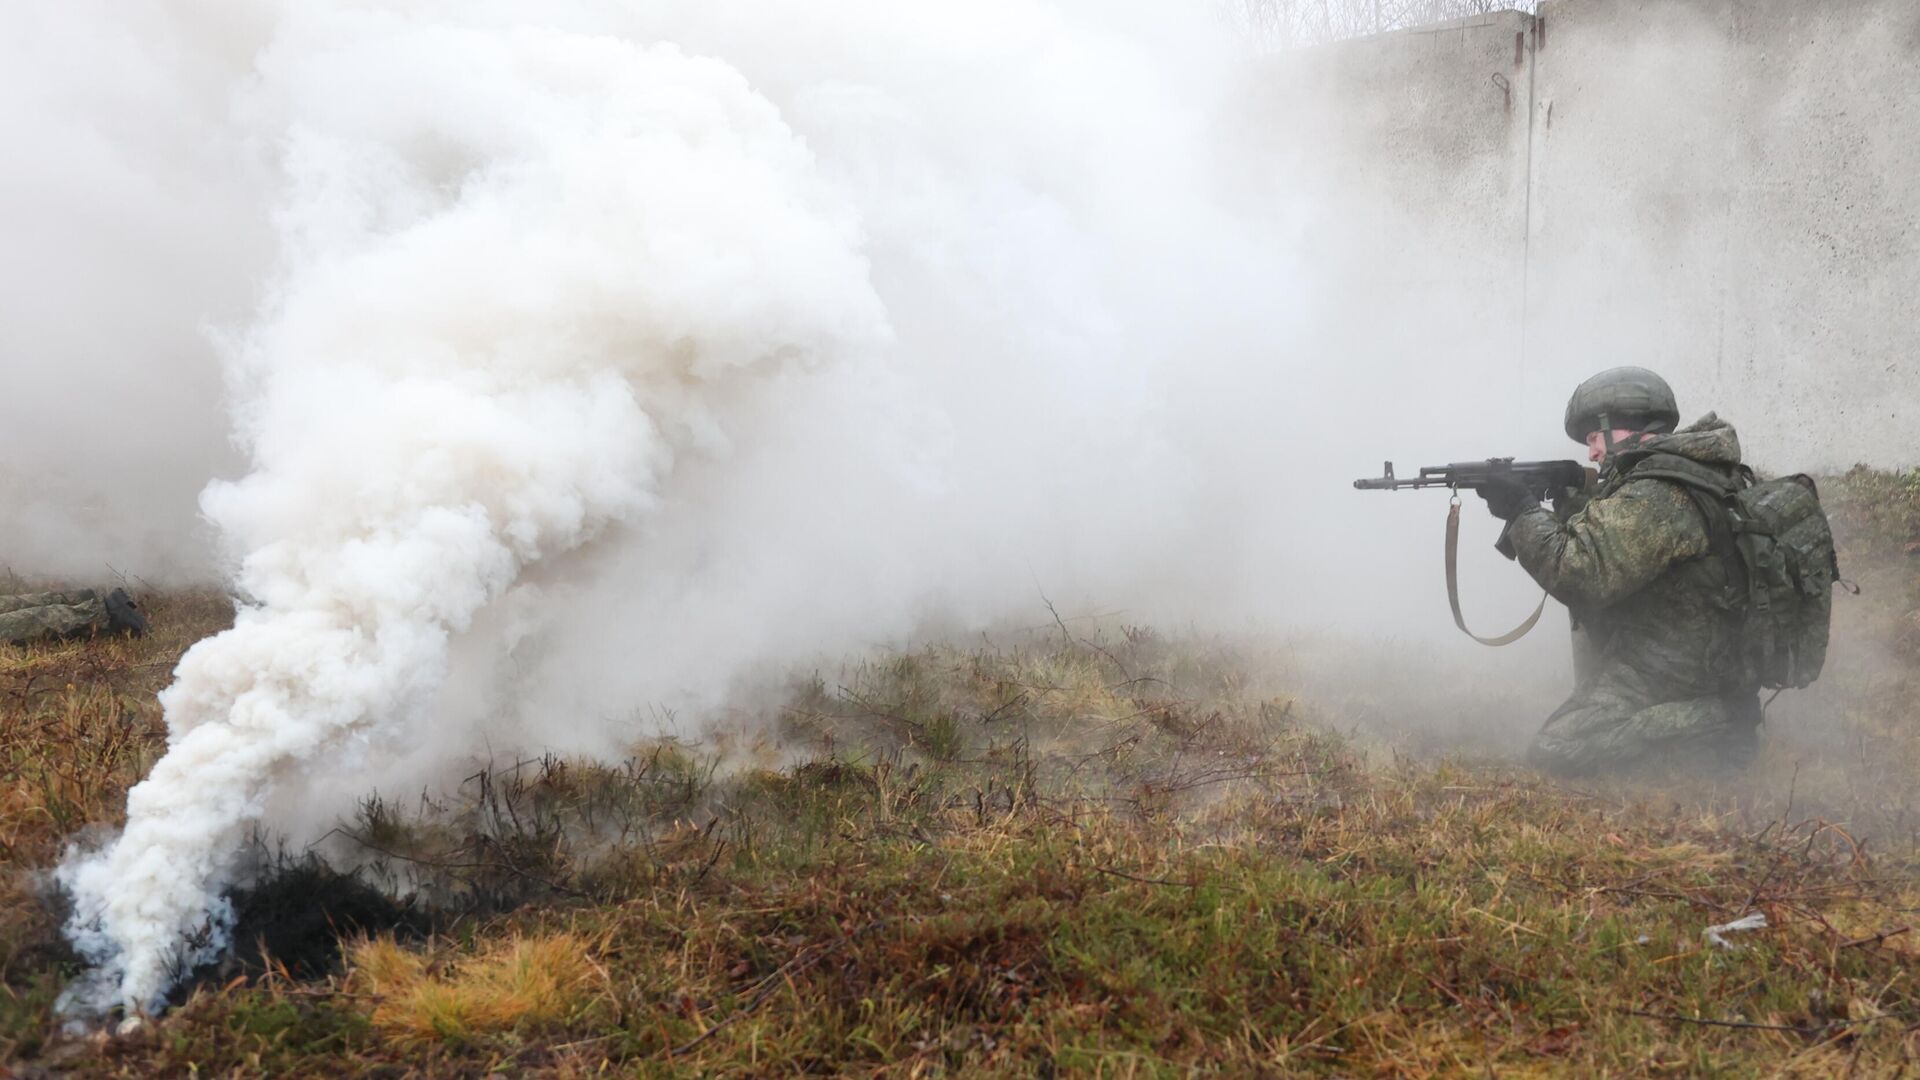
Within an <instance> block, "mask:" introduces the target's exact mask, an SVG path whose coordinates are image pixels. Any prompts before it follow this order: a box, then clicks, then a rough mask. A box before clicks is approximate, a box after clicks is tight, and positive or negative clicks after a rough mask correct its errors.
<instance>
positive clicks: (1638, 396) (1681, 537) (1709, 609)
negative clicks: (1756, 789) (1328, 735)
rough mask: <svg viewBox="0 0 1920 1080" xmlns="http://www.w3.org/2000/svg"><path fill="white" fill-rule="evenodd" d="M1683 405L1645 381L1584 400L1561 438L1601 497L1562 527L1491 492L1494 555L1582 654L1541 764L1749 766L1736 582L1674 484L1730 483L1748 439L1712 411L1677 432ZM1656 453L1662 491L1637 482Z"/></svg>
mask: <svg viewBox="0 0 1920 1080" xmlns="http://www.w3.org/2000/svg"><path fill="white" fill-rule="evenodd" d="M1679 420H1680V412H1679V408H1678V406H1677V405H1676V404H1675V402H1674V397H1673V391H1672V390H1671V389H1670V388H1669V387H1668V386H1667V383H1666V381H1665V380H1664V379H1662V378H1661V377H1660V376H1658V375H1656V374H1654V373H1653V372H1651V371H1648V370H1646V369H1645V368H1637V367H1621V368H1614V369H1612V370H1610V371H1603V372H1601V373H1600V374H1598V375H1595V376H1594V377H1593V378H1591V379H1588V380H1587V381H1586V382H1584V383H1581V384H1580V386H1579V387H1578V388H1577V389H1576V390H1574V392H1573V398H1572V399H1571V400H1570V401H1568V403H1567V416H1566V430H1567V435H1568V437H1569V438H1571V439H1573V440H1574V441H1575V442H1584V443H1586V444H1587V455H1588V458H1589V460H1592V461H1594V462H1596V463H1598V464H1599V466H1600V484H1599V487H1598V488H1597V489H1596V490H1595V492H1594V493H1593V495H1592V497H1591V498H1590V499H1587V500H1585V501H1584V503H1583V504H1581V505H1578V506H1576V507H1571V508H1569V509H1571V512H1570V513H1568V514H1566V515H1565V516H1564V517H1559V516H1555V515H1554V514H1552V513H1550V512H1548V511H1547V510H1546V509H1544V508H1542V507H1541V506H1540V505H1539V504H1538V502H1537V501H1535V499H1534V498H1533V496H1532V495H1530V494H1529V493H1528V492H1527V491H1526V490H1525V489H1524V488H1523V487H1521V486H1520V485H1519V484H1516V483H1511V482H1506V483H1501V484H1496V485H1493V486H1489V487H1486V488H1483V489H1481V492H1480V494H1481V496H1482V497H1483V498H1485V499H1486V501H1487V507H1488V509H1489V510H1491V511H1492V513H1493V514H1494V516H1495V517H1498V518H1500V519H1502V520H1504V521H1506V522H1507V526H1506V529H1505V530H1504V531H1503V532H1502V534H1501V537H1500V543H1499V549H1500V551H1501V552H1502V553H1503V554H1505V555H1507V557H1508V558H1511V559H1515V560H1517V561H1518V562H1519V563H1520V565H1521V566H1522V567H1523V568H1524V569H1525V570H1526V571H1527V573H1528V574H1530V575H1532V577H1533V579H1534V580H1535V581H1537V582H1539V583H1540V585H1541V587H1542V588H1544V589H1546V590H1547V592H1548V593H1550V594H1552V596H1553V597H1554V598H1555V599H1557V600H1559V601H1560V602H1562V603H1564V604H1565V605H1567V608H1568V611H1569V612H1570V613H1571V615H1572V618H1573V622H1574V625H1575V627H1576V629H1577V630H1579V631H1581V632H1583V633H1584V634H1585V635H1586V638H1587V644H1588V655H1587V656H1586V657H1584V658H1583V660H1584V661H1585V662H1584V663H1582V664H1581V665H1580V667H1581V668H1582V669H1583V670H1580V671H1578V672H1577V673H1576V675H1577V678H1576V686H1575V688H1574V691H1573V696H1572V697H1569V698H1568V699H1567V700H1566V703H1565V704H1563V705H1561V706H1560V707H1559V708H1558V709H1556V710H1554V713H1553V715H1552V716H1550V717H1548V718H1547V722H1546V724H1545V725H1544V726H1543V727H1542V728H1541V729H1540V733H1539V734H1538V735H1536V736H1534V739H1533V744H1532V745H1531V746H1530V747H1529V748H1528V751H1527V759H1528V761H1529V762H1531V763H1532V764H1535V765H1537V766H1540V767H1542V768H1546V769H1549V770H1551V771H1554V772H1559V773H1564V774H1574V775H1578V774H1587V773H1594V772H1600V771H1606V770H1614V769H1620V768H1625V767H1630V766H1633V765H1637V764H1643V763H1648V762H1652V761H1660V762H1664V763H1677V764H1683V765H1686V764H1695V765H1697V764H1713V765H1718V766H1723V767H1727V766H1731V767H1739V766H1744V765H1745V764H1746V763H1747V762H1748V761H1749V760H1750V759H1751V758H1752V756H1753V752H1754V749H1755V747H1756V744H1757V741H1758V735H1757V729H1758V727H1759V724H1760V720H1761V706H1760V703H1759V692H1758V686H1757V685H1756V684H1754V683H1753V682H1752V681H1751V679H1750V677H1748V676H1746V675H1744V674H1743V668H1742V665H1741V662H1740V657H1739V641H1738V636H1739V627H1740V623H1739V619H1738V615H1737V613H1736V612H1734V611H1733V610H1731V609H1730V606H1729V604H1728V599H1727V598H1728V595H1729V593H1728V581H1729V578H1728V574H1729V571H1728V569H1727V567H1726V565H1725V564H1724V562H1723V561H1722V559H1721V558H1720V557H1718V554H1717V553H1716V551H1715V549H1714V546H1713V543H1712V540H1711V538H1710V535H1709V533H1708V525H1707V520H1706V517H1705V515H1704V513H1703V511H1702V509H1701V507H1700V505H1699V504H1698V503H1697V501H1696V499H1695V497H1694V495H1692V494H1691V493H1690V491H1689V488H1688V486H1687V485H1686V484H1683V483H1680V482H1678V481H1676V480H1674V479H1671V478H1670V477H1672V476H1674V475H1675V474H1676V470H1680V471H1682V472H1687V473H1691V474H1692V475H1697V476H1699V477H1701V478H1703V479H1706V480H1709V481H1713V482H1718V483H1722V484H1725V483H1728V482H1730V480H1731V478H1732V477H1733V475H1734V474H1735V473H1736V472H1737V471H1738V470H1739V467H1740V440H1739V438H1738V437H1737V436H1736V435H1735V434H1734V430H1733V428H1732V426H1731V425H1729V424H1727V423H1726V422H1724V421H1722V420H1720V419H1718V418H1717V417H1715V416H1714V415H1713V414H1712V413H1709V414H1707V416H1706V417H1705V418H1704V419H1702V420H1700V421H1698V422H1696V423H1694V424H1692V425H1690V426H1688V427H1684V428H1681V429H1679V430H1678V431H1676V430H1674V428H1675V425H1676V424H1678V423H1679ZM1655 455H1658V458H1657V461H1658V468H1657V469H1649V470H1648V471H1649V472H1660V473H1662V474H1665V475H1663V476H1661V477H1653V476H1636V475H1635V470H1636V468H1638V467H1639V466H1641V465H1642V464H1643V463H1645V462H1646V461H1647V460H1648V459H1649V458H1651V457H1654V456H1655Z"/></svg>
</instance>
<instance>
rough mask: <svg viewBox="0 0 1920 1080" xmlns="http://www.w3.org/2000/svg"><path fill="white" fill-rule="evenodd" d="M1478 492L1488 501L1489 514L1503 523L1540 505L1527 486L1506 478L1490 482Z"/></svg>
mask: <svg viewBox="0 0 1920 1080" xmlns="http://www.w3.org/2000/svg"><path fill="white" fill-rule="evenodd" d="M1478 490H1479V492H1480V497H1481V498H1482V499H1485V500H1486V501H1487V512H1488V513H1490V514H1492V515H1493V516H1494V517H1497V518H1499V519H1500V520H1501V521H1512V520H1513V519H1514V518H1517V517H1519V516H1520V514H1521V513H1522V512H1523V511H1525V510H1527V509H1528V508H1530V507H1535V506H1539V505H1540V500H1538V499H1536V498H1534V497H1533V492H1531V491H1528V490H1527V486H1526V485H1525V484H1522V483H1521V482H1520V481H1518V480H1514V479H1510V478H1508V477H1504V476H1496V477H1494V478H1492V479H1490V480H1488V481H1487V482H1486V483H1484V484H1482V485H1480V487H1479V489H1478Z"/></svg>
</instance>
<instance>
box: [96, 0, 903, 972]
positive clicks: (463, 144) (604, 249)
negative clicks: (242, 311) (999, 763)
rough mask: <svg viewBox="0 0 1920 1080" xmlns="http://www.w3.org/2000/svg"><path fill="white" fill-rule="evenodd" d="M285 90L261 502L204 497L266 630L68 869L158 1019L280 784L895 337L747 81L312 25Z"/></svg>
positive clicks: (266, 319)
mask: <svg viewBox="0 0 1920 1080" xmlns="http://www.w3.org/2000/svg"><path fill="white" fill-rule="evenodd" d="M259 65H260V71H261V76H262V79H261V86H260V87H259V88H258V90H257V91H256V92H255V93H253V94H250V95H249V96H248V99H247V104H248V106H249V107H250V109H251V110H252V111H253V113H254V116H253V117H252V120H251V122H253V123H256V124H259V125H262V127H263V129H264V130H270V131H282V132H284V133H285V141H284V145H283V147H282V150H281V154H280V160H281V165H282V168H283V169H284V171H285V176H286V186H285V198H284V200H283V202H282V205H281V206H280V207H279V209H278V211H277V215H278V216H277V224H278V228H279V231H280V233H281V237H282V241H283V265H282V269H281V272H280V275H279V277H278V279H277V284H276V286H275V288H274V290H273V292H274V299H273V300H272V302H271V303H270V304H269V306H268V308H267V309H266V311H265V313H264V314H263V316H262V318H261V319H260V321H259V324H258V325H257V327H256V328H255V329H254V331H253V332H252V333H251V334H250V335H249V336H248V338H247V339H246V341H245V342H244V344H243V345H241V346H239V347H238V349H237V351H236V352H235V354H234V356H233V357H232V359H231V362H230V364H229V376H230V381H231V383H232V386H233V390H234V395H235V398H236V401H237V403H238V405H237V427H238V430H239V432H240V436H241V439H242V443H243V445H244V448H245V450H246V452H247V455H248V457H249V459H250V463H251V464H250V471H249V472H248V474H247V476H246V477H245V478H244V479H242V480H239V481H237V482H234V483H230V484H221V485H216V486H215V487H213V488H211V489H210V490H209V491H208V492H207V494H206V496H205V497H204V499H203V505H204V508H205V511H206V513H207V515H208V516H209V518H211V519H212V521H213V522H214V523H215V524H216V525H217V526H218V527H219V529H220V532H221V534H222V536H223V537H224V539H225V541H226V543H227V545H228V547H229V548H230V550H231V552H232V554H233V555H234V556H235V558H236V559H237V565H238V572H237V578H236V581H237V584H238V587H239V589H240V591H241V593H242V595H243V596H244V597H245V598H246V601H247V603H246V605H245V606H244V607H243V608H242V609H241V611H240V614H239V618H238V620H237V622H236V625H235V626H234V628H233V629H232V630H230V631H228V632H226V633H223V634H221V635H219V636H217V637H215V638H212V639H210V640H208V641H205V642H202V643H200V644H199V645H197V646H196V647H195V648H194V649H193V650H191V651H190V652H189V653H188V655H187V656H186V658H185V659H184V660H183V661H182V662H181V664H180V667H179V670H178V671H177V673H176V681H175V682H174V684H173V686H172V687H171V688H169V689H168V690H167V691H166V692H165V693H164V694H163V695H162V701H163V704H164V706H165V708H166V713H167V718H168V724H169V730H170V736H169V748H168V752H167V754H166V756H165V757H164V758H163V759H162V760H161V761H160V762H159V764H158V765H156V766H155V768H154V770H153V772H152V774H151V775H150V776H149V777H148V778H147V779H146V780H145V781H144V782H143V783H141V784H140V785H139V786H138V787H136V788H135V789H134V790H133V791H132V793H131V794H130V796H129V800H128V824H127V827H126V829H125V831H124V833H123V834H122V835H121V836H120V838H119V839H118V840H117V841H116V842H115V843H114V844H113V846H112V847H110V848H109V849H107V850H105V851H103V852H101V853H99V854H97V855H93V856H90V857H87V858H84V859H80V860H78V861H75V862H72V863H70V864H69V865H68V866H67V867H66V868H65V869H64V870H63V879H64V881H65V882H66V884H67V885H68V886H69V887H70V888H71V889H72V891H73V893H74V896H75V900H76V922H75V926H76V928H77V930H78V937H77V940H78V941H79V943H80V945H81V947H82V950H83V951H84V953H85V954H86V955H87V956H88V958H89V959H90V960H92V961H93V962H94V963H95V964H96V965H98V968H99V971H100V972H101V973H102V974H103V976H104V978H105V980H106V981H107V982H109V983H113V984H115V985H114V986H113V987H112V993H113V995H114V996H115V997H116V998H117V999H118V1000H119V1001H121V1002H122V1003H124V1004H125V1005H127V1006H128V1007H132V1008H151V1007H154V1006H155V1005H156V1004H157V1003H158V1001H159V998H160V996H161V995H162V994H163V993H164V991H165V990H166V989H167V987H168V983H169V977H170V975H171V973H172V972H173V971H174V969H175V968H176V966H177V964H178V963H179V962H180V961H181V960H182V959H183V957H182V956H181V952H180V950H181V947H182V943H183V942H185V941H187V940H188V939H189V938H197V939H199V940H205V941H207V942H208V944H209V947H210V948H218V947H220V946H221V945H223V944H224V942H223V941H222V940H221V933H220V931H221V927H220V925H219V924H220V921H221V918H222V916H221V914H220V913H219V912H217V910H216V907H217V905H216V903H215V900H214V897H215V896H216V895H217V893H218V890H219V889H220V888H221V887H222V886H223V885H225V884H226V883H227V882H228V880H229V878H230V875H231V873H232V860H233V858H234V855H235V852H236V851H237V850H238V848H239V846H240V844H241V841H242V839H243V836H244V830H245V829H246V828H247V827H248V826H249V825H250V824H251V823H252V822H254V821H256V820H257V819H258V817H259V815H260V813H261V807H262V804H263V800H264V799H265V798H266V797H267V795H268V793H269V792H270V791H271V790H272V789H273V787H274V786H275V785H276V784H277V783H279V782H282V781H284V780H287V779H289V778H292V777H297V776H299V775H300V774H301V772H302V765H303V763H304V762H306V761H308V760H309V759H311V758H312V757H313V756H314V755H315V754H317V753H320V752H322V751H333V750H337V749H339V748H341V747H342V746H343V745H348V744H350V743H351V742H352V741H353V740H355V739H357V738H360V737H363V736H364V735H366V734H367V733H368V732H369V731H370V730H375V729H387V730H397V731H405V732H409V733H411V734H413V735H415V736H418V735H420V734H422V732H421V730H420V726H419V724H420V720H421V718H423V717H424V716H426V715H428V714H429V710H430V708H431V705H432V703H433V700H434V696H435V693H436V691H437V689H438V687H439V686H440V684H441V682H442V681H443V679H444V678H445V675H446V667H447V651H448V641H449V638H450V636H451V635H453V634H457V633H459V632H460V631H462V630H463V629H465V628H466V627H467V626H468V625H469V623H470V622H471V620H472V619H473V617H474V615H475V613H476V612H478V611H479V610H480V609H481V608H482V607H484V606H485V605H486V604H488V603H489V602H490V601H492V600H494V599H496V598H498V597H499V596H500V595H501V593H502V592H503V591H504V590H505V589H506V588H507V587H508V586H509V585H511V584H512V582H513V581H514V579H515V577H516V576H517V575H518V573H519V572H520V571H521V569H522V568H523V567H525V566H526V565H528V564H530V563H533V562H536V561H538V560H540V559H542V558H546V557H550V556H552V555H554V554H556V553H560V552H565V551H568V550H570V549H572V548H575V547H577V546H579V545H580V544H581V543H583V542H584V541H586V540H588V539H590V538H592V537H593V536H595V535H596V534H598V533H600V532H601V531H602V530H604V529H605V528H606V527H607V526H608V525H609V524H611V523H613V522H617V521H621V520H625V519H629V518H631V517H633V516H634V515H636V514H638V513H640V512H642V511H643V510H644V509H646V508H647V507H648V505H649V504H650V503H651V502H652V500H653V499H654V488H655V484H656V482H657V479H658V477H659V476H660V475H661V474H662V473H664V472H665V471H666V470H667V469H668V468H670V467H671V465H672V463H673V459H674V455H675V453H676V449H677V447H678V446H684V445H685V444H687V443H688V442H689V438H688V432H689V431H691V430H693V429H695V428H696V427H697V426H698V425H699V424H701V423H702V413H703V410H705V409H706V408H708V403H707V401H706V399H707V398H708V397H709V396H723V395H725V394H726V393H727V392H728V388H729V385H730V383H732V382H734V381H736V380H740V379H743V378H750V377H754V376H756V375H759V374H770V373H773V372H776V371H778V370H780V369H782V368H793V367H804V366H806V365H811V364H817V363H823V362H830V361H833V360H835V359H841V358H844V359H847V360H849V361H853V360H857V359H858V358H859V357H860V356H862V355H863V354H866V353H870V352H872V351H873V350H875V349H877V348H879V347H881V346H882V345H884V343H885V342H886V340H887V326H886V318H885V312H884V308H883V305H882V304H881V302H880V300H879V298H878V297H877V296H876V295H875V293H874V291H873V289H872V287H871V285H870V283H869V281H868V278H867V273H866V264H865V261H864V259H863V258H862V256H861V255H860V253H859V251H858V245H859V241H860V234H859V230H858V227H857V223H856V222H855V220H854V219H853V218H852V216H851V215H850V213H849V212H848V210H847V208H846V207H844V206H843V205H840V204H839V203H837V202H836V200H835V199H834V198H833V196H832V193H831V192H830V191H828V190H827V189H826V188H825V186H824V185H823V184H822V183H821V182H820V180H819V178H818V176H817V175H816V171H815V168H814V163H813V160H812V157H811V155H810V154H809V153H808V152H807V150H806V148H805V147H804V146H803V145H802V144H801V142H800V141H799V140H798V139H797V138H796V137H795V136H794V135H793V133H792V131H791V130H790V129H789V128H788V127H787V125H786V124H785V123H784V122H783V121H782V120H781V118H780V116H779V114H778V112H777V110H775V109H774V108H773V107H772V106H770V105H769V104H768V103H767V102H766V101H765V100H764V99H763V98H762V97H760V96H759V95H757V94H756V93H754V92H753V90H752V89H751V88H750V87H749V86H748V85H747V83H746V82H745V80H744V79H743V78H741V76H740V75H739V74H738V73H737V72H735V71H733V70H731V69H730V68H728V67H726V66H725V65H723V64H720V63H718V62H715V61H712V60H704V59H698V58H692V57H689V56H687V55H685V54H684V53H682V52H681V51H680V50H679V49H677V48H676V47H674V46H672V45H670V44H661V45H642V44H636V43H633V42H628V41H622V40H618V39H615V38H611V37H603V36H589V35H584V34H574V33H565V32H557V31H551V30H545V29H538V28H533V27H511V28H507V27H502V28H477V27H474V26H470V25H462V24H461V23H460V21H459V20H455V19H452V18H446V19H434V18H419V17H402V16H400V15H398V14H393V13H389V12H384V11H381V10H379V9H378V8H377V7H375V6H362V5H346V6H343V8H342V9H340V10H322V9H320V8H318V7H317V6H314V7H303V8H301V9H299V10H297V11H295V10H289V12H288V13H287V14H286V16H285V18H284V20H283V22H282V24H281V26H280V28H279V31H278V33H277V35H276V40H275V43H274V44H273V45H272V46H271V47H270V48H269V49H267V50H266V51H265V52H264V53H263V54H262V56H261V57H260V61H259ZM655 417H660V418H662V419H661V420H660V421H658V422H656V419H655ZM210 919H211V922H212V925H211V926H209V920H210ZM209 930H210V931H211V933H208V931H209ZM185 959H189V960H191V959H193V957H185Z"/></svg>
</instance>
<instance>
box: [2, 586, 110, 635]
mask: <svg viewBox="0 0 1920 1080" xmlns="http://www.w3.org/2000/svg"><path fill="white" fill-rule="evenodd" d="M109 622H110V620H109V618H108V615H107V602H106V599H105V598H104V597H102V596H101V595H100V594H99V593H98V592H96V591H94V590H92V589H70V590H68V591H66V592H40V593H22V594H20V595H18V596H0V642H8V643H11V644H15V645H22V644H25V643H27V642H30V641H41V640H47V639H54V638H63V637H71V636H73V635H75V634H84V633H94V632H98V631H102V630H105V629H107V627H108V625H109Z"/></svg>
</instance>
